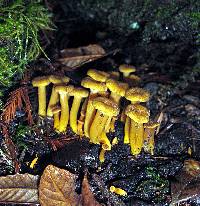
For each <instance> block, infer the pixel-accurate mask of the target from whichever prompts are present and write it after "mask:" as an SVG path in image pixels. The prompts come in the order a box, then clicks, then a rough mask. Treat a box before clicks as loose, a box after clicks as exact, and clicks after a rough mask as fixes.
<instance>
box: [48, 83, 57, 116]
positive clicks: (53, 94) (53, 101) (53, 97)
mask: <svg viewBox="0 0 200 206" xmlns="http://www.w3.org/2000/svg"><path fill="white" fill-rule="evenodd" d="M58 102H59V95H58V92H56V90H55V86H53V88H52V92H51V97H50V100H49V104H48V107H47V116H48V117H52V116H53V113H52V107H53V106H54V105H56V104H57V103H58Z"/></svg>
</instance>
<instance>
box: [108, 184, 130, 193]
mask: <svg viewBox="0 0 200 206" xmlns="http://www.w3.org/2000/svg"><path fill="white" fill-rule="evenodd" d="M110 191H111V192H112V193H115V194H117V195H120V196H127V192H126V191H125V190H123V189H121V188H118V187H115V186H113V185H112V186H110Z"/></svg>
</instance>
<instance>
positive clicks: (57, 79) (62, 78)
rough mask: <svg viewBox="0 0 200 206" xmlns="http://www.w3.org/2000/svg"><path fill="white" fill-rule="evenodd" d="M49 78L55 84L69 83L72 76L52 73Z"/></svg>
mask: <svg viewBox="0 0 200 206" xmlns="http://www.w3.org/2000/svg"><path fill="white" fill-rule="evenodd" d="M49 80H50V82H52V83H53V84H60V83H68V82H69V80H70V78H69V77H67V76H58V75H50V76H49Z"/></svg>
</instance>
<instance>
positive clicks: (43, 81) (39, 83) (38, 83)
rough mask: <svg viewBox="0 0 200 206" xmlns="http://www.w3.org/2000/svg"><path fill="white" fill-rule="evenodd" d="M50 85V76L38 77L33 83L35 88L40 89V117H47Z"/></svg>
mask: <svg viewBox="0 0 200 206" xmlns="http://www.w3.org/2000/svg"><path fill="white" fill-rule="evenodd" d="M49 84H50V81H49V78H48V76H47V77H46V76H42V77H36V78H34V79H33V81H32V85H33V86H34V87H38V105H39V106H38V107H39V108H38V115H39V116H41V117H46V86H47V85H49Z"/></svg>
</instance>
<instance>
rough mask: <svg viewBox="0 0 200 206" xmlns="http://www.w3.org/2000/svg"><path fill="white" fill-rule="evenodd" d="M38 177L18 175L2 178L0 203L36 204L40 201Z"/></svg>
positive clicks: (0, 182)
mask: <svg viewBox="0 0 200 206" xmlns="http://www.w3.org/2000/svg"><path fill="white" fill-rule="evenodd" d="M37 184H38V176H33V175H30V174H16V175H7V176H6V177H0V202H3V203H27V204H29V203H34V204H37V203H38V202H39V200H38V189H37Z"/></svg>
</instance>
